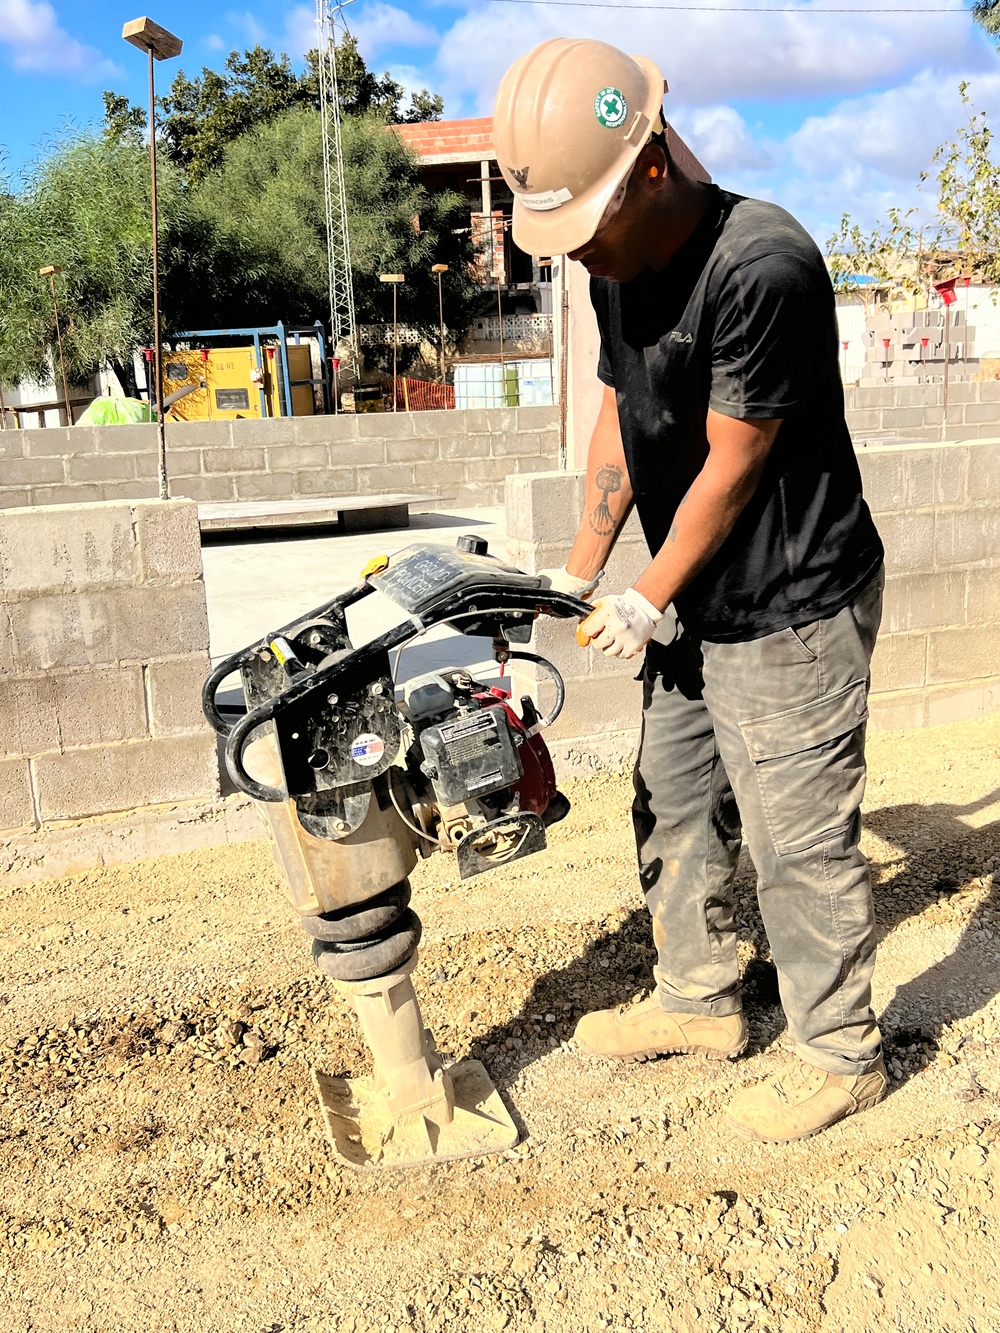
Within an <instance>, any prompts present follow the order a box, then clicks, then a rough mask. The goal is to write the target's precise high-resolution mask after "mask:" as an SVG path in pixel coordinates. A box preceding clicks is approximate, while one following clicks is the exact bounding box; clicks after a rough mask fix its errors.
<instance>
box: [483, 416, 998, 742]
mask: <svg viewBox="0 0 1000 1333" xmlns="http://www.w3.org/2000/svg"><path fill="white" fill-rule="evenodd" d="M859 462H860V464H861V471H862V477H863V479H864V487H865V494H866V496H867V498H868V503H869V505H870V506H871V509H872V512H873V514H874V515H875V522H876V523H877V525H878V528H879V531H880V532H881V534H882V539H883V541H884V543H885V547H886V575H887V579H886V594H885V604H884V612H883V618H882V630H881V634H880V637H879V643H878V647H877V649H876V653H875V659H874V661H873V664H872V696H871V705H870V707H871V718H872V726H873V727H875V728H892V727H900V728H911V727H920V726H928V725H933V724H935V723H938V722H951V721H959V720H962V719H966V718H974V717H980V716H983V715H985V714H988V713H993V712H997V711H1000V440H997V439H994V440H983V441H973V442H971V443H959V444H944V445H925V446H920V447H912V448H910V447H889V446H873V447H869V448H866V449H864V450H863V451H861V452H860V453H859ZM583 494H584V492H583V474H582V473H572V472H571V473H566V472H562V473H551V472H550V473H544V474H541V475H537V476H533V477H511V478H510V479H509V481H508V483H507V549H508V553H509V556H510V559H511V560H512V562H513V563H515V564H517V565H519V566H520V567H521V568H522V569H526V570H528V571H530V572H534V571H535V570H537V569H543V568H546V567H549V566H558V565H561V564H563V563H564V561H565V559H566V556H567V555H568V553H569V548H570V545H571V543H572V539H573V535H574V533H575V531H576V525H577V522H578V521H579V517H580V513H581V509H582V505H583ZM647 560H648V554H647V552H646V547H645V544H644V542H643V540H642V536H641V533H640V530H639V527H638V523H637V522H636V520H635V518H634V517H633V518H632V519H630V521H629V523H628V524H627V526H626V528H625V531H624V533H623V534H622V537H621V539H620V540H619V543H618V545H617V547H616V548H615V551H614V554H613V555H612V557H611V560H610V561H609V567H608V577H607V580H606V582H605V584H604V585H603V586H604V587H606V588H608V589H610V590H617V589H621V588H625V587H628V586H629V585H630V584H631V583H632V582H633V581H634V579H635V578H636V577H637V576H638V574H639V572H640V570H641V569H642V568H643V567H644V565H645V564H646V562H647ZM533 647H534V648H535V651H536V652H539V653H541V654H542V655H543V656H545V657H550V658H551V659H552V660H553V661H554V662H555V664H556V665H557V666H558V667H559V669H560V670H561V671H562V672H563V674H564V676H565V677H566V689H567V700H566V707H565V709H564V711H563V715H562V717H561V718H560V719H559V721H558V722H557V723H556V725H555V727H553V729H552V731H551V732H550V733H549V736H550V738H551V740H552V742H553V744H554V747H555V751H556V755H557V758H558V759H559V760H560V761H561V762H562V763H563V764H564V765H568V766H569V767H570V768H579V767H581V766H584V767H586V766H588V765H596V766H605V765H609V764H610V765H614V764H617V763H619V762H621V761H622V760H623V759H627V758H628V757H629V755H630V754H632V753H633V752H634V748H635V742H636V736H637V727H638V722H639V715H640V708H641V692H640V686H639V684H638V683H637V682H636V681H635V680H634V679H633V677H634V676H635V675H636V673H637V671H638V668H639V663H638V662H635V663H618V662H615V661H613V660H610V659H608V658H606V657H604V656H603V654H600V653H595V652H593V651H592V650H589V649H587V650H583V649H580V648H578V647H577V645H576V642H575V639H574V636H573V634H572V632H571V630H570V629H569V628H568V627H567V626H566V625H565V624H564V623H560V622H557V621H553V620H544V619H543V620H539V621H538V622H537V623H536V627H535V633H534V639H533ZM520 666H521V664H519V669H520ZM524 675H525V678H526V679H527V680H528V681H529V682H530V681H533V680H534V678H535V673H534V672H527V673H524ZM533 688H535V689H536V691H540V693H541V696H542V702H543V703H544V702H546V701H547V700H548V698H549V697H550V695H549V694H548V693H547V692H546V691H547V687H546V686H545V685H544V684H538V685H537V686H533Z"/></svg>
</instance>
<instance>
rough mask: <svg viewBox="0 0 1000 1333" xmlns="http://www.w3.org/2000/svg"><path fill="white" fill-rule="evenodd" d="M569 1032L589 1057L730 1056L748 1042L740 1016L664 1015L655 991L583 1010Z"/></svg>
mask: <svg viewBox="0 0 1000 1333" xmlns="http://www.w3.org/2000/svg"><path fill="white" fill-rule="evenodd" d="M573 1036H574V1037H575V1038H576V1040H577V1041H578V1042H579V1044H580V1047H581V1049H582V1050H584V1051H586V1052H587V1054H588V1055H603V1056H606V1057H607V1058H608V1059H611V1060H655V1059H656V1057H657V1056H658V1055H707V1056H708V1058H709V1059H710V1060H733V1059H735V1058H736V1056H737V1055H740V1054H741V1053H742V1052H743V1051H744V1050H745V1049H746V1044H747V1038H748V1033H747V1024H746V1019H745V1018H744V1017H743V1015H742V1014H727V1015H726V1016H725V1017H724V1018H713V1017H711V1015H708V1014H668V1013H667V1011H666V1010H665V1009H664V1008H663V1007H662V1005H661V1004H660V1002H659V1000H657V998H656V996H655V995H650V996H648V997H647V998H646V999H645V1000H643V1001H641V1003H639V1004H634V1005H631V1006H628V1005H622V1006H621V1008H619V1009H600V1010H598V1011H597V1012H596V1013H593V1014H584V1016H583V1017H582V1018H581V1019H580V1021H579V1023H577V1025H576V1031H575V1032H574V1034H573Z"/></svg>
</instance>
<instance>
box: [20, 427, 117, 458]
mask: <svg viewBox="0 0 1000 1333" xmlns="http://www.w3.org/2000/svg"><path fill="white" fill-rule="evenodd" d="M5 433H6V432H5ZM14 434H15V435H18V436H20V439H21V447H22V454H23V457H25V458H57V457H59V458H61V457H64V456H65V455H67V454H92V453H93V452H94V450H95V449H96V448H97V437H96V435H95V434H94V431H93V430H91V429H88V428H87V427H86V426H72V427H69V426H39V427H36V428H32V429H29V430H19V431H15V432H14Z"/></svg>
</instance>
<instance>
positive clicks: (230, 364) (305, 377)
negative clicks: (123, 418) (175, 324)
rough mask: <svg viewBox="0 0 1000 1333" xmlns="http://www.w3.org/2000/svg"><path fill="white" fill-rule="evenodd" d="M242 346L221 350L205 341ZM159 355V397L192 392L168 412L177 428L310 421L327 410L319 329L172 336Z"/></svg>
mask: <svg viewBox="0 0 1000 1333" xmlns="http://www.w3.org/2000/svg"><path fill="white" fill-rule="evenodd" d="M243 338H247V339H249V340H250V341H249V344H248V345H244V346H228V347H219V346H211V345H208V340H210V339H219V340H225V341H226V342H235V341H236V340H237V339H243ZM168 347H169V349H170V350H165V351H164V355H163V391H164V396H165V397H169V396H170V395H171V394H174V393H176V392H177V390H178V389H185V388H189V387H191V386H193V385H197V386H198V387H196V388H194V389H193V390H192V392H189V393H187V394H185V395H184V396H183V397H181V398H179V399H177V401H176V402H175V403H174V404H173V406H172V408H171V415H172V417H173V419H174V420H175V421H234V420H236V419H238V418H243V417H245V418H247V419H250V420H260V419H261V418H262V417H286V416H300V417H301V416H313V415H314V414H315V413H317V412H328V411H329V410H330V382H329V377H328V374H327V366H326V357H325V354H324V353H325V341H324V338H323V330H322V327H321V326H320V325H319V324H318V323H317V324H316V325H313V326H311V327H308V328H305V329H301V328H288V327H286V326H285V325H283V324H280V323H279V324H277V325H275V326H274V327H272V328H259V329H216V330H208V331H198V332H192V333H179V334H174V335H173V336H172V337H171V339H170V340H169V344H168Z"/></svg>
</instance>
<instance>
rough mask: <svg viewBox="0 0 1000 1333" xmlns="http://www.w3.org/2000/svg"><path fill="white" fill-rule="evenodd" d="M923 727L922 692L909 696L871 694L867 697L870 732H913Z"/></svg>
mask: <svg viewBox="0 0 1000 1333" xmlns="http://www.w3.org/2000/svg"><path fill="white" fill-rule="evenodd" d="M923 725H924V695H923V691H922V690H918V691H915V692H913V693H911V694H907V693H892V694H874V693H873V694H871V695H869V697H868V728H869V730H870V731H915V730H916V729H917V728H918V727H922V726H923Z"/></svg>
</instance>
